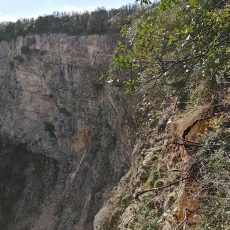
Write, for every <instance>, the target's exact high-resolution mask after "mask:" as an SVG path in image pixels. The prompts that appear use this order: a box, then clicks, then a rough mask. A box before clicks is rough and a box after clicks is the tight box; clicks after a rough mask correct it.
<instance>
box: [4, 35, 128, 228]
mask: <svg viewBox="0 0 230 230" xmlns="http://www.w3.org/2000/svg"><path fill="white" fill-rule="evenodd" d="M115 37H116V36H114V35H111V36H107V35H104V36H99V35H91V36H87V37H84V36H82V37H76V36H67V35H63V34H45V35H28V36H26V37H18V38H17V39H15V40H12V41H11V42H1V43H0V135H1V143H2V144H1V148H0V160H1V161H2V160H3V159H5V158H6V157H7V156H8V158H9V159H8V158H7V159H8V160H7V162H8V163H7V164H8V166H7V167H6V165H4V163H3V164H2V163H1V164H0V167H1V168H4V169H6V168H7V170H11V172H9V174H10V175H9V178H13V177H14V175H15V172H14V168H15V167H16V168H17V170H16V171H17V174H21V177H20V180H22V181H23V186H22V187H20V188H17V189H16V190H17V194H16V195H15V196H16V197H15V199H12V200H11V201H12V202H10V203H7V208H8V212H9V215H10V216H11V219H10V220H9V221H5V222H4V220H6V218H4V213H3V210H2V209H3V207H4V205H3V203H2V201H0V216H1V218H0V222H2V224H3V223H4V226H5V229H6V230H7V229H34V230H36V229H39V230H42V229H65V230H68V229H70V230H72V229H77V230H80V229H92V222H93V219H94V216H95V214H96V213H97V211H98V210H99V208H100V207H101V206H102V204H103V201H104V200H106V199H107V197H108V194H109V191H110V190H111V189H112V188H113V186H114V185H116V183H117V182H118V181H119V179H120V177H121V176H122V175H123V174H124V173H125V171H127V167H128V165H129V149H130V146H131V143H130V142H131V139H132V138H130V132H129V130H131V127H132V118H131V115H130V112H129V106H128V103H127V101H126V99H125V98H124V96H123V94H122V92H121V90H119V89H118V88H116V87H114V86H112V85H110V84H104V83H101V82H100V81H99V80H98V78H99V75H100V74H101V73H102V72H103V71H105V70H106V69H107V68H108V67H109V65H110V62H111V55H112V53H113V50H114V48H115V45H116V38H115ZM21 144H22V145H23V148H21V149H20V151H19V150H18V146H19V145H21ZM23 153H25V155H23ZM20 154H21V155H22V156H23V157H22V158H21V159H22V160H21V161H22V162H21V163H20V165H21V166H20V167H19V166H17V163H12V165H11V162H13V159H14V156H16V158H20V157H19V156H21V155H20ZM37 161H38V162H40V163H39V164H38V163H36V162H37ZM36 165H40V166H39V167H38V166H36ZM35 166H36V167H35ZM43 167H44V168H43ZM47 168H48V169H50V168H53V170H51V171H50V173H47V175H46V174H44V173H43V172H44V170H45V171H47ZM0 170H2V169H0ZM30 171H31V172H30ZM47 172H49V170H48V171H47ZM43 174H44V175H45V176H42V175H43ZM39 175H40V176H41V177H39ZM38 177H39V179H38ZM4 178H5V180H6V179H7V178H6V177H3V178H1V180H2V181H1V183H2V184H6V185H7V186H5V187H4V186H2V187H1V189H0V196H1V197H3V198H4V199H5V198H6V197H7V194H8V193H7V192H6V189H5V188H6V187H7V188H8V189H9V190H10V189H12V188H14V187H15V184H14V183H15V182H14V180H13V179H12V184H8V183H6V182H4ZM32 184H35V185H36V186H37V187H39V186H40V187H41V186H42V187H44V188H46V187H47V186H48V184H52V186H51V187H49V186H48V187H49V189H42V188H41V189H36V186H32ZM29 185H31V187H32V188H31V189H30V188H29V187H28V186H29ZM29 191H31V194H33V195H31V196H34V197H32V198H30V199H29V202H30V204H31V205H30V206H31V207H33V215H32V216H33V217H32V216H31V215H30V212H28V211H26V205H27V203H26V202H27V201H26V200H27V199H26V197H27V195H28V192H29ZM41 197H42V198H41ZM8 199H9V200H10V199H11V198H10V197H8ZM35 201H36V202H37V203H36V205H35V203H34V204H33V202H35ZM0 224H1V223H0Z"/></svg>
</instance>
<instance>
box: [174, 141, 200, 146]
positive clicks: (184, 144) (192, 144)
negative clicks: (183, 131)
mask: <svg viewBox="0 0 230 230" xmlns="http://www.w3.org/2000/svg"><path fill="white" fill-rule="evenodd" d="M172 144H174V145H183V146H196V147H201V146H202V145H201V144H200V143H197V142H190V141H189V142H183V143H180V142H172Z"/></svg>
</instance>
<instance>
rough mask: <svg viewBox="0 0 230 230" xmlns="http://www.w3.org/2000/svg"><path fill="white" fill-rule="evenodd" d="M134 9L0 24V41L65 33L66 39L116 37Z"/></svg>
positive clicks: (68, 14) (129, 20)
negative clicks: (98, 35)
mask: <svg viewBox="0 0 230 230" xmlns="http://www.w3.org/2000/svg"><path fill="white" fill-rule="evenodd" d="M136 9H137V5H127V6H123V7H121V8H119V9H111V10H106V9H104V8H98V9H96V10H94V11H92V12H87V11H86V12H84V13H77V12H72V13H66V12H62V13H60V12H54V13H53V15H46V16H40V17H38V18H37V19H33V18H32V19H19V20H18V21H16V22H4V23H0V41H2V40H5V41H9V40H11V39H13V38H16V37H17V36H20V35H21V36H25V35H27V34H32V33H37V34H42V33H66V34H68V35H88V34H103V33H118V32H119V31H120V29H121V27H122V26H123V25H125V24H127V23H130V22H131V20H132V15H133V14H134V12H135V11H136Z"/></svg>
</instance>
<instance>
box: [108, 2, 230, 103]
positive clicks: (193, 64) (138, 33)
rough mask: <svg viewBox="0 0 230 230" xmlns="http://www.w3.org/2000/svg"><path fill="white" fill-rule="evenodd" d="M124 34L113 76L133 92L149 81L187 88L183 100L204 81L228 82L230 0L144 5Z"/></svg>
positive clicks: (165, 87)
mask: <svg viewBox="0 0 230 230" xmlns="http://www.w3.org/2000/svg"><path fill="white" fill-rule="evenodd" d="M141 2H142V3H144V2H145V3H148V2H149V1H141ZM121 33H122V40H121V41H120V42H119V43H118V48H117V51H116V53H115V55H114V58H113V68H112V70H111V71H110V73H109V75H110V77H111V76H112V77H113V78H119V79H120V80H121V81H123V82H124V83H125V84H126V86H127V89H128V91H129V92H130V91H132V92H134V91H136V90H137V89H138V88H139V87H142V86H146V85H147V83H148V84H149V83H151V84H154V85H155V86H158V89H159V86H160V88H161V89H164V90H166V91H167V89H168V88H169V86H170V91H171V92H174V91H178V90H179V91H180V89H183V92H181V100H185V99H186V98H188V97H189V95H190V96H191V94H192V93H194V90H195V89H197V86H199V85H200V83H201V82H205V85H206V86H210V87H215V86H216V84H217V83H220V82H226V81H227V82H228V81H229V74H230V73H229V71H230V62H229V60H230V59H229V56H230V46H229V41H230V4H229V0H226V1H225V0H210V1H207V0H201V1H197V0H163V1H161V2H160V3H155V4H150V5H148V7H144V8H140V9H139V11H138V14H137V17H136V19H134V20H133V21H132V24H131V25H126V26H124V27H123V28H122V31H121ZM185 89H186V90H185ZM212 90H213V93H214V91H215V89H214V88H213V89H212Z"/></svg>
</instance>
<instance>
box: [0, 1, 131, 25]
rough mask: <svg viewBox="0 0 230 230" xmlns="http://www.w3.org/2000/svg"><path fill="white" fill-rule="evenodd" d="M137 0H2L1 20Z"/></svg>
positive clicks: (117, 4) (111, 6) (83, 9)
mask: <svg viewBox="0 0 230 230" xmlns="http://www.w3.org/2000/svg"><path fill="white" fill-rule="evenodd" d="M134 2H135V0H96V1H95V0H0V22H3V21H16V20H17V19H19V18H31V17H35V18H36V17H37V16H39V15H47V14H52V13H53V12H54V11H60V12H63V11H66V12H72V11H78V12H83V11H86V10H88V11H91V10H94V9H96V8H97V7H105V8H106V9H111V8H119V7H120V6H122V5H126V4H129V3H131V4H133V3H134Z"/></svg>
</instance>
